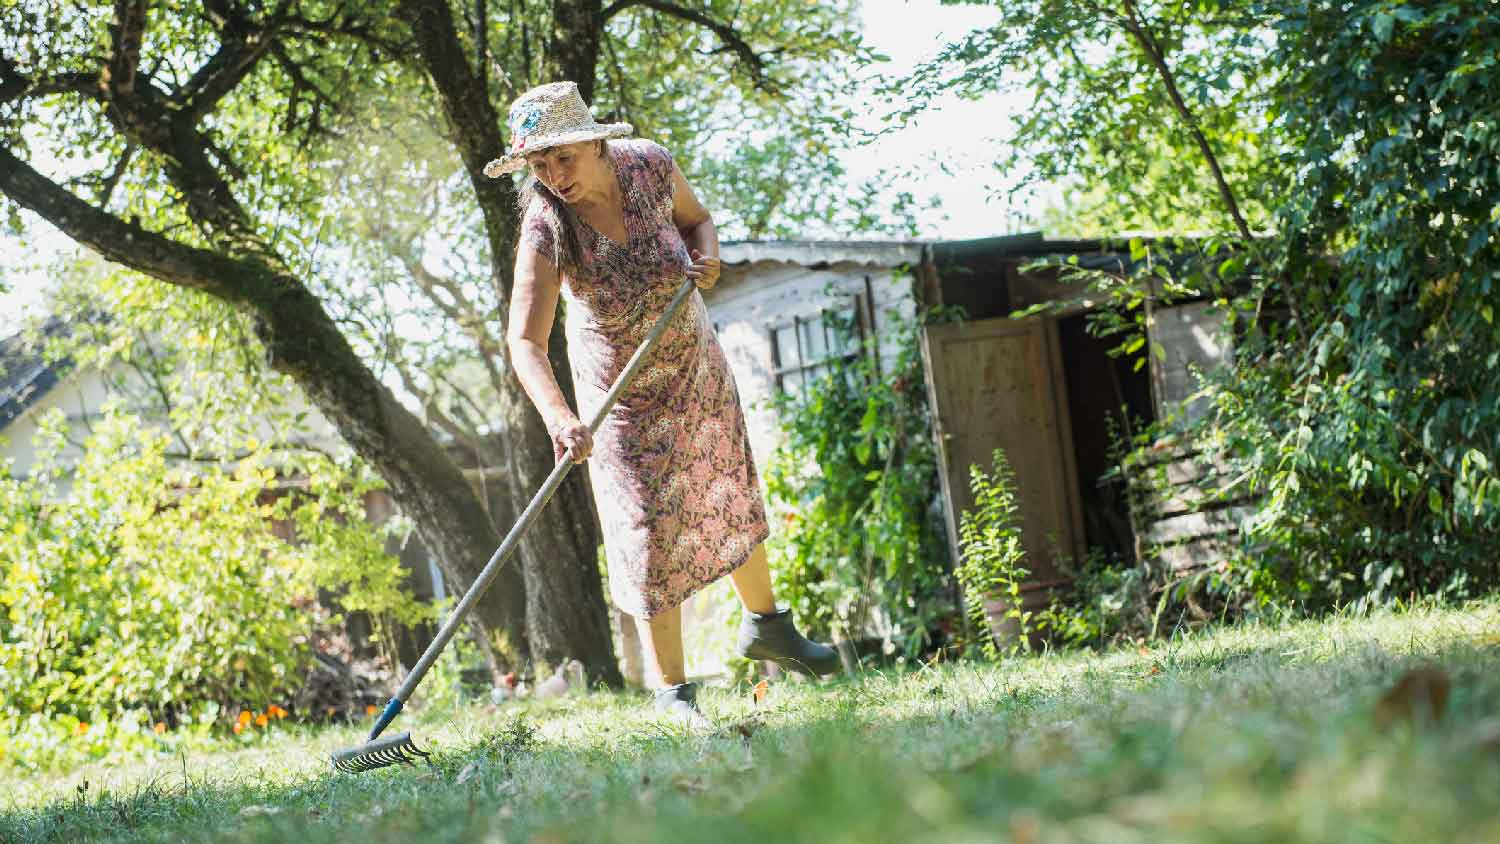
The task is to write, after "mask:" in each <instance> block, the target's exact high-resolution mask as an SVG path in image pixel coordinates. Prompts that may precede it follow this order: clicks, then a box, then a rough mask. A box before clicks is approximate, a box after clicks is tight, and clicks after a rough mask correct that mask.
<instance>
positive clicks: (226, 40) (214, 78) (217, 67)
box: [173, 7, 276, 123]
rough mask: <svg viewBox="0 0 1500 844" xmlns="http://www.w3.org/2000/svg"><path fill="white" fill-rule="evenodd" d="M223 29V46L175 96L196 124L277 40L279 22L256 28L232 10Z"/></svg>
mask: <svg viewBox="0 0 1500 844" xmlns="http://www.w3.org/2000/svg"><path fill="white" fill-rule="evenodd" d="M226 11H227V18H226V19H225V20H224V22H223V24H222V25H221V28H220V30H219V49H218V50H217V51H216V52H215V53H214V54H213V55H212V56H210V57H209V59H208V61H206V62H204V63H203V66H202V67H200V68H198V70H197V71H195V72H194V73H193V75H192V77H191V78H189V79H188V81H187V83H186V84H184V85H183V86H182V87H181V88H180V89H179V90H178V91H177V92H176V94H174V96H173V100H174V101H175V102H176V103H178V104H179V105H181V106H182V107H183V109H184V110H185V111H186V112H187V114H188V115H189V116H190V119H191V120H192V122H194V123H196V122H197V121H199V120H201V119H202V118H203V116H204V115H206V114H208V113H209V112H210V111H212V110H213V108H214V106H216V105H218V103H219V100H221V99H223V98H224V96H225V95H226V94H228V93H229V92H230V91H233V90H234V89H235V87H236V86H238V85H239V84H240V82H242V81H243V80H244V79H245V77H246V76H248V75H250V72H251V71H253V70H254V69H255V66H256V64H257V63H259V62H260V60H261V59H262V58H264V57H265V55H266V53H267V52H269V51H270V49H271V47H272V46H273V45H274V44H275V41H276V24H275V23H272V24H270V25H268V26H265V27H261V28H255V27H253V26H251V25H250V22H249V21H248V20H246V19H245V18H244V17H243V16H242V15H240V14H239V13H238V12H237V11H229V10H228V9H227V7H226Z"/></svg>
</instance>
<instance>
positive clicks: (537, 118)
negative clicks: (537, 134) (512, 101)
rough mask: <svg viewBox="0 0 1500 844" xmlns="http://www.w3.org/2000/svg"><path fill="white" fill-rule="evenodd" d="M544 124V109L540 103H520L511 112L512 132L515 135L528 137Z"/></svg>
mask: <svg viewBox="0 0 1500 844" xmlns="http://www.w3.org/2000/svg"><path fill="white" fill-rule="evenodd" d="M540 122H542V107H541V105H540V104H538V103H518V104H517V105H516V106H515V107H513V108H512V109H511V110H510V131H511V134H513V135H526V134H529V133H530V132H531V130H533V129H535V128H536V126H537V124H538V123H540Z"/></svg>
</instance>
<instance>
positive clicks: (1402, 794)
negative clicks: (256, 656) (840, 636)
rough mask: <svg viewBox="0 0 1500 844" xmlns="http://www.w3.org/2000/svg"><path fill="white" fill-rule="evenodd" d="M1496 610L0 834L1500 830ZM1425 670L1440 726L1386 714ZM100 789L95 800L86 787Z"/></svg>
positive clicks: (289, 777)
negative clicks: (1405, 685)
mask: <svg viewBox="0 0 1500 844" xmlns="http://www.w3.org/2000/svg"><path fill="white" fill-rule="evenodd" d="M1497 633H1500V602H1497V601H1489V602H1484V603H1480V604H1475V605H1472V606H1469V607H1467V608H1465V609H1462V610H1452V609H1449V610H1435V609H1424V610H1417V611H1412V612H1408V613H1404V614H1397V615H1381V616H1377V617H1374V618H1364V619H1351V618H1336V619H1332V620H1328V621H1324V622H1320V623H1310V622H1308V623H1299V624H1295V625H1291V626H1287V627H1282V628H1266V627H1256V626H1245V627H1239V628H1231V629H1224V630H1218V631H1214V632H1210V633H1203V634H1198V635H1194V636H1190V637H1186V638H1181V639H1179V640H1178V641H1175V642H1172V643H1169V644H1162V645H1160V646H1157V647H1154V648H1151V649H1126V650H1117V651H1111V652H1108V653H1103V654H1070V655H1061V656H1048V657H1042V658H1035V659H1024V660H1012V661H1009V662H1007V663H1005V664H1002V665H998V666H995V665H980V664H957V665H945V666H939V667H937V668H931V669H922V670H918V671H914V672H904V673H884V674H881V673H870V674H866V675H864V676H862V677H859V678H855V679H846V680H842V681H839V682H836V683H830V684H823V685H814V684H810V683H783V684H779V685H775V686H773V687H772V688H771V692H770V695H769V697H768V698H767V700H766V701H765V702H763V703H762V704H760V705H759V706H756V705H755V704H754V702H753V700H752V698H751V697H750V695H749V694H748V693H747V692H745V691H744V690H740V691H735V690H731V689H710V690H708V691H707V692H706V693H705V695H704V704H705V708H706V709H707V710H708V711H709V712H710V713H711V714H713V715H715V716H717V717H718V718H719V719H720V720H722V721H725V722H732V721H736V720H738V719H750V720H749V722H748V729H749V731H750V732H751V735H750V736H749V738H748V739H746V738H744V737H743V736H742V735H740V734H739V733H738V732H733V733H731V734H730V735H726V736H692V735H687V734H684V733H681V732H677V731H674V730H672V729H668V728H666V727H663V726H661V725H658V724H656V723H655V722H653V721H652V720H651V718H650V717H649V715H648V714H647V713H646V708H645V698H644V697H643V696H640V695H626V694H621V695H609V694H594V695H589V696H584V697H577V698H570V699H566V700H563V701H554V702H548V703H538V704H529V705H525V706H519V705H515V706H508V707H501V708H499V709H495V708H493V707H490V706H488V705H479V704H475V705H472V706H465V707H460V708H458V709H456V710H452V711H449V712H446V713H433V712H426V713H423V712H416V713H408V714H407V715H403V716H402V717H401V719H400V720H399V721H398V727H397V728H396V729H411V730H412V731H413V733H414V734H415V735H416V736H417V738H418V742H419V743H420V744H422V745H424V746H427V747H430V748H433V749H435V750H436V751H437V755H436V756H435V757H434V761H435V764H434V765H432V766H431V767H423V768H418V769H389V770H385V771H380V772H376V773H368V774H361V775H356V776H349V775H336V774H334V773H332V772H331V771H330V769H329V768H328V766H327V763H326V762H325V760H326V758H327V756H328V753H329V752H330V751H332V750H334V749H336V748H338V747H341V746H345V745H349V744H353V743H356V742H357V741H358V740H359V733H358V731H357V730H355V729H354V728H352V727H351V728H339V729H325V730H320V731H303V732H298V731H282V732H281V733H280V734H279V735H278V737H277V738H276V740H274V741H267V742H265V743H263V744H258V745H255V746H253V747H251V748H248V749H239V750H232V751H230V750H226V751H224V752H220V753H211V754H189V755H187V756H186V757H184V758H171V757H168V758H162V759H159V760H157V761H154V762H152V763H150V764H140V765H135V766H124V767H114V768H104V767H91V768H86V769H81V770H77V771H72V772H69V773H67V774H66V775H58V776H55V777H51V778H34V779H29V780H26V781H19V780H17V775H16V773H15V772H14V771H11V772H8V773H7V774H6V779H7V780H8V781H9V782H8V783H7V785H8V786H12V787H13V790H11V794H10V796H9V797H5V796H0V801H3V800H7V799H8V800H9V801H10V802H9V804H8V805H6V804H0V842H30V841H70V842H71V841H92V840H123V841H136V840H151V841H156V840H169V841H178V840H191V841H228V840H233V841H273V840H274V841H296V842H298V844H315V842H324V841H329V842H332V841H356V840H357V841H372V842H386V841H389V842H395V841H419V842H423V844H435V843H436V842H441V841H478V842H502V841H504V842H515V841H528V840H529V841H542V842H561V841H612V842H634V841H694V842H700V841H706V842H712V844H734V843H735V842H754V843H755V844H766V842H777V844H781V842H787V841H809V842H812V841H816V842H839V841H851V842H852V841H859V842H877V841H879V842H883V841H914V840H919V839H920V840H935V841H996V840H1011V841H1015V842H1134V841H1141V842H1146V841H1153V842H1155V841H1184V842H1194V841H1275V842H1278V844H1280V842H1287V841H1360V842H1386V841H1389V842H1416V841H1475V842H1479V841H1500V721H1497V720H1495V719H1496V717H1497V716H1500V670H1497V669H1500V636H1497V635H1496V634H1497ZM1433 663H1436V664H1438V665H1440V666H1442V668H1443V670H1444V671H1446V673H1447V675H1448V677H1449V678H1450V679H1451V683H1452V694H1451V697H1450V699H1449V700H1448V703H1447V707H1446V712H1445V713H1444V714H1443V717H1442V718H1441V719H1440V720H1439V721H1438V722H1437V723H1436V724H1430V723H1426V722H1425V721H1424V722H1415V723H1414V722H1400V723H1397V724H1396V725H1395V726H1391V727H1380V726H1377V724H1376V719H1375V717H1374V712H1375V708H1376V701H1377V700H1378V699H1379V698H1380V696H1381V695H1382V694H1383V693H1384V692H1385V691H1386V690H1387V689H1388V688H1390V687H1391V686H1392V684H1393V683H1394V681H1395V680H1396V678H1398V677H1399V676H1400V675H1401V674H1402V673H1403V672H1404V671H1406V670H1408V669H1409V668H1412V667H1414V666H1417V665H1423V664H1433ZM84 780H87V781H88V788H87V789H86V790H85V791H80V790H79V784H80V783H82V782H83V781H84Z"/></svg>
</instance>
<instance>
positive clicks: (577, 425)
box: [547, 416, 594, 463]
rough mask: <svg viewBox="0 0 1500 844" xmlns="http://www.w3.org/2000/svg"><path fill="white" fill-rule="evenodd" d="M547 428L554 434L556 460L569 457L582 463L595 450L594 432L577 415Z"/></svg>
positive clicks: (554, 455) (560, 460)
mask: <svg viewBox="0 0 1500 844" xmlns="http://www.w3.org/2000/svg"><path fill="white" fill-rule="evenodd" d="M547 430H548V431H549V432H550V433H551V434H552V459H553V460H554V461H556V462H559V463H560V462H562V459H563V458H564V457H567V458H568V459H570V460H572V461H573V462H574V463H582V462H583V461H585V460H587V459H589V455H590V454H592V453H593V451H594V435H593V433H592V432H591V431H589V426H587V425H585V424H583V423H582V422H580V421H578V417H576V416H574V417H569V418H567V419H564V420H562V421H561V422H559V423H558V424H556V425H549V426H548V428H547Z"/></svg>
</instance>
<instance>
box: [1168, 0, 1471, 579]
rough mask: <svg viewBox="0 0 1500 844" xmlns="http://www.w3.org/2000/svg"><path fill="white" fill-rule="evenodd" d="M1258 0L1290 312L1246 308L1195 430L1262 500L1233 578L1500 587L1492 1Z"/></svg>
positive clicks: (1274, 243) (1275, 249)
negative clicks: (1225, 455)
mask: <svg viewBox="0 0 1500 844" xmlns="http://www.w3.org/2000/svg"><path fill="white" fill-rule="evenodd" d="M1267 11H1268V12H1269V13H1271V14H1274V15H1275V17H1274V18H1272V21H1273V23H1274V26H1275V31H1276V35H1277V52H1276V55H1275V56H1274V60H1275V61H1277V62H1278V63H1279V64H1280V65H1281V66H1283V67H1285V68H1286V73H1285V74H1284V76H1283V77H1282V78H1281V80H1280V82H1279V85H1278V88H1277V90H1276V99H1275V104H1276V107H1277V111H1278V113H1279V117H1278V121H1279V124H1280V129H1281V131H1282V132H1284V133H1285V135H1286V136H1287V137H1288V138H1289V139H1291V140H1293V141H1294V142H1295V148H1296V152H1295V154H1294V155H1293V156H1292V158H1291V161H1290V164H1291V165H1292V168H1293V169H1294V171H1295V172H1296V174H1297V178H1296V180H1295V182H1294V183H1293V185H1292V189H1291V190H1290V191H1288V193H1287V197H1286V201H1285V202H1284V203H1282V204H1281V206H1280V207H1279V208H1278V210H1277V224H1278V236H1277V237H1276V238H1274V239H1272V240H1271V241H1269V242H1268V243H1267V244H1266V245H1265V249H1264V250H1263V255H1262V256H1261V260H1263V261H1264V262H1265V264H1266V266H1267V268H1268V272H1267V276H1268V277H1269V278H1271V279H1285V280H1286V282H1287V283H1286V285H1285V287H1284V288H1282V290H1283V291H1284V299H1285V302H1286V303H1287V306H1288V307H1289V308H1290V313H1291V314H1293V315H1294V317H1295V319H1296V320H1297V321H1296V322H1295V324H1293V325H1291V326H1290V327H1289V328H1290V330H1289V331H1283V330H1279V329H1280V328H1281V326H1278V325H1274V324H1270V325H1262V324H1257V325H1256V326H1255V327H1256V328H1257V329H1259V330H1257V331H1253V332H1251V333H1250V334H1249V335H1248V336H1247V337H1246V343H1245V349H1244V351H1245V354H1244V355H1243V360H1244V362H1245V364H1244V365H1242V366H1240V367H1238V368H1237V369H1236V371H1235V372H1234V373H1233V375H1232V376H1227V377H1224V378H1218V379H1215V380H1214V381H1213V382H1212V384H1211V385H1210V387H1209V389H1208V393H1209V395H1210V396H1211V398H1212V400H1213V402H1214V406H1215V410H1216V415H1215V416H1214V417H1213V418H1212V419H1211V420H1210V422H1209V423H1208V424H1207V425H1206V426H1205V427H1203V428H1202V429H1201V430H1200V431H1198V435H1199V437H1200V438H1201V439H1202V440H1203V441H1205V442H1211V443H1216V444H1221V445H1222V447H1224V448H1226V449H1228V450H1229V451H1230V453H1231V454H1233V455H1234V457H1235V459H1236V466H1237V468H1238V470H1239V471H1240V472H1241V473H1243V477H1244V484H1245V487H1246V488H1248V489H1251V490H1255V491H1258V492H1261V493H1263V494H1264V496H1265V497H1264V502H1263V505H1262V507H1261V509H1260V512H1259V514H1258V515H1257V517H1256V519H1255V520H1254V521H1253V522H1252V523H1251V524H1250V526H1249V531H1248V541H1249V543H1250V548H1251V549H1252V550H1253V551H1254V553H1253V555H1252V556H1251V559H1252V560H1253V564H1252V565H1251V566H1250V567H1249V568H1248V569H1246V570H1244V571H1242V572H1241V573H1240V574H1241V575H1242V578H1243V581H1244V585H1245V587H1246V588H1248V589H1249V590H1250V591H1251V593H1252V594H1253V596H1254V597H1255V598H1256V599H1257V601H1258V602H1260V603H1269V602H1281V603H1288V604H1294V605H1301V604H1310V605H1313V606H1324V605H1328V604H1330V603H1347V602H1358V603H1360V604H1380V603H1386V602H1389V601H1391V600H1393V599H1395V598H1400V597H1403V596H1406V595H1409V594H1411V593H1417V594H1442V595H1447V596H1451V597H1462V596H1466V595H1471V594H1475V593H1478V592H1480V591H1483V590H1487V589H1490V588H1493V587H1494V586H1495V585H1497V584H1500V560H1497V558H1496V556H1495V553H1494V548H1495V544H1496V540H1497V539H1500V474H1497V470H1496V467H1495V460H1496V459H1497V458H1500V325H1497V324H1496V322H1495V319H1494V309H1495V303H1496V302H1497V301H1500V236H1497V235H1500V205H1496V204H1495V199H1494V198H1495V197H1496V196H1500V165H1497V164H1496V162H1497V161H1500V101H1497V100H1496V98H1495V97H1494V96H1493V92H1494V91H1495V90H1497V87H1500V62H1497V61H1496V58H1495V56H1496V55H1497V54H1500V10H1497V9H1495V8H1494V7H1493V6H1486V7H1484V8H1483V9H1479V8H1474V7H1472V6H1470V5H1468V4H1463V3H1429V4H1394V3H1389V2H1375V0H1365V1H1364V2H1357V3H1354V4H1350V5H1344V6H1339V7H1337V8H1334V7H1331V6H1327V5H1324V4H1314V5H1313V6H1311V7H1310V8H1305V9H1304V8H1303V7H1301V6H1300V5H1297V6H1291V5H1287V6H1283V5H1282V4H1279V3H1272V4H1268V6H1267ZM1313 56H1316V57H1317V60H1316V61H1313V60H1311V58H1310V57H1313ZM1330 256H1331V257H1332V258H1334V259H1335V260H1326V258H1327V257H1330Z"/></svg>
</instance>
